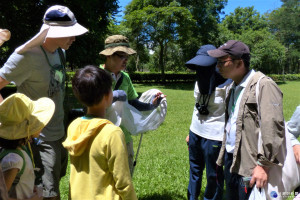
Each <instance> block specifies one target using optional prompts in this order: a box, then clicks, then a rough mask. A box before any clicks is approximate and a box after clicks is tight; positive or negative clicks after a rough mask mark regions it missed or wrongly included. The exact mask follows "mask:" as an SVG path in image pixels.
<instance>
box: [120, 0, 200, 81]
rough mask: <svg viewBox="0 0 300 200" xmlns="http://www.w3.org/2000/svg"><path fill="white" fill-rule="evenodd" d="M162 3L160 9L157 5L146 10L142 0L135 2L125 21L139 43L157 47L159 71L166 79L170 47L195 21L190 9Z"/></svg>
mask: <svg viewBox="0 0 300 200" xmlns="http://www.w3.org/2000/svg"><path fill="white" fill-rule="evenodd" d="M157 2H159V1H156V3H157ZM160 3H161V4H159V5H160V6H159V7H156V5H147V6H144V7H143V6H142V1H139V0H134V1H133V2H132V4H130V5H129V6H127V7H126V11H125V17H124V18H125V24H126V26H127V27H129V28H130V29H131V34H132V37H134V40H135V41H137V43H141V44H142V45H146V46H147V47H148V48H150V49H152V50H154V49H155V48H156V47H158V54H159V69H160V70H161V73H162V75H163V77H164V73H165V67H164V66H165V58H166V56H165V55H166V51H167V48H168V44H169V43H171V42H176V41H179V40H180V39H181V38H183V37H185V36H186V35H188V34H189V32H190V31H191V25H192V24H194V23H195V21H194V20H193V18H192V15H191V13H190V12H189V10H188V9H186V8H184V7H180V5H179V3H177V2H176V1H173V2H170V3H169V4H166V1H161V2H160ZM161 5H164V6H161ZM137 8H139V9H137Z"/></svg>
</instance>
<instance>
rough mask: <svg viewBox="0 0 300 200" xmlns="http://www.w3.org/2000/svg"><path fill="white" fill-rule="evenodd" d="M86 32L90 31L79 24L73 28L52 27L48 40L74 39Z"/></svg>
mask: <svg viewBox="0 0 300 200" xmlns="http://www.w3.org/2000/svg"><path fill="white" fill-rule="evenodd" d="M86 32H88V30H87V29H86V28H84V27H83V26H81V25H80V24H78V23H76V24H74V25H73V26H50V28H49V30H48V33H47V36H46V38H62V37H73V36H78V35H82V34H84V33H86Z"/></svg>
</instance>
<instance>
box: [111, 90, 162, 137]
mask: <svg viewBox="0 0 300 200" xmlns="http://www.w3.org/2000/svg"><path fill="white" fill-rule="evenodd" d="M158 92H160V91H159V90H157V89H151V90H148V91H146V92H144V93H143V94H142V96H141V97H140V98H139V100H140V101H141V102H144V103H150V102H151V101H152V100H153V98H154V97H155V95H156V94H157V93H158ZM166 114H167V99H166V98H163V99H162V100H161V102H160V105H159V106H158V107H157V108H155V109H154V110H151V111H138V110H137V109H136V108H134V107H133V106H131V105H130V104H128V102H127V101H126V102H123V101H116V102H114V103H113V104H112V106H111V107H110V108H109V109H108V110H107V111H106V118H107V119H108V120H110V121H111V122H113V123H114V124H115V125H116V126H122V127H124V128H126V129H127V130H128V131H129V132H130V133H131V134H132V135H137V134H139V133H144V132H147V131H150V130H155V129H157V128H158V127H159V126H160V124H161V123H162V122H163V121H164V120H165V117H166Z"/></svg>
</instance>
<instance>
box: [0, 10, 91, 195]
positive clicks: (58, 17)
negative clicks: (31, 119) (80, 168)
mask: <svg viewBox="0 0 300 200" xmlns="http://www.w3.org/2000/svg"><path fill="white" fill-rule="evenodd" d="M87 31H88V30H87V29H86V28H84V27H83V26H81V25H80V24H79V23H78V22H77V20H76V18H75V16H74V14H73V12H72V11H71V10H70V9H69V8H67V7H65V6H61V5H55V6H51V7H50V8H49V9H48V10H47V11H46V12H45V15H44V17H43V25H42V27H41V30H40V32H39V33H37V34H36V35H35V36H34V37H33V38H32V39H30V40H29V41H27V42H26V43H25V44H23V45H21V46H20V47H18V48H17V49H16V50H15V52H14V53H13V54H12V55H11V56H10V57H9V59H8V60H7V62H6V63H5V64H4V66H3V67H2V68H1V69H0V88H3V87H4V86H6V85H7V84H9V83H10V82H14V83H15V84H16V86H17V91H18V92H20V93H24V94H25V95H26V96H28V97H29V98H30V99H32V100H37V99H39V98H41V97H49V98H51V99H52V100H53V101H54V103H55V112H54V115H53V118H52V119H51V121H50V122H49V123H48V124H47V126H46V127H45V128H44V129H43V130H42V132H41V134H40V137H39V140H38V142H37V144H35V145H33V153H34V156H35V161H36V166H37V168H40V169H41V170H40V172H41V174H40V176H41V177H42V180H41V181H42V183H41V184H42V186H43V188H44V191H43V196H44V199H60V193H59V181H60V179H61V177H62V176H64V175H65V173H66V167H67V163H68V155H67V151H66V150H65V149H64V148H63V146H62V144H61V143H62V140H63V139H64V138H63V137H64V135H65V128H64V124H63V121H64V108H63V100H64V87H65V83H64V81H65V76H66V73H65V67H66V66H65V50H68V49H69V47H70V46H71V45H72V43H73V42H74V41H75V37H76V36H79V35H82V34H84V33H86V32H87Z"/></svg>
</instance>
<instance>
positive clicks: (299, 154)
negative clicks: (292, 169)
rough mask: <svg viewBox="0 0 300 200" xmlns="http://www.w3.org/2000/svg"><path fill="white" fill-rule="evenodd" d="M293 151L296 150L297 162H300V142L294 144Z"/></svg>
mask: <svg viewBox="0 0 300 200" xmlns="http://www.w3.org/2000/svg"><path fill="white" fill-rule="evenodd" d="M293 151H294V155H295V159H296V161H297V163H299V164H300V145H299V144H296V145H294V146H293Z"/></svg>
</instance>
